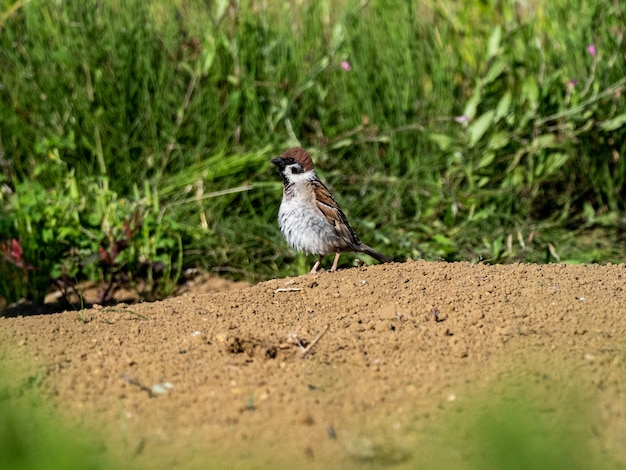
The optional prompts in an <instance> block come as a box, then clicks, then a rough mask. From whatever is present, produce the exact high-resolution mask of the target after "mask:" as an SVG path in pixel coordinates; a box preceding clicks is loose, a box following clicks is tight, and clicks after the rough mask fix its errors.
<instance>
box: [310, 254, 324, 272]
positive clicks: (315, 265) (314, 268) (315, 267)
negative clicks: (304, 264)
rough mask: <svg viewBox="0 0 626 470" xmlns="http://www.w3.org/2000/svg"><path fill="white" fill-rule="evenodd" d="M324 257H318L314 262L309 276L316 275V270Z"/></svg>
mask: <svg viewBox="0 0 626 470" xmlns="http://www.w3.org/2000/svg"><path fill="white" fill-rule="evenodd" d="M323 257H324V255H320V258H319V259H318V260H317V261H316V262H315V264H314V265H313V267H312V268H311V272H310V273H309V274H317V268H319V267H320V263H321V262H322V258H323Z"/></svg>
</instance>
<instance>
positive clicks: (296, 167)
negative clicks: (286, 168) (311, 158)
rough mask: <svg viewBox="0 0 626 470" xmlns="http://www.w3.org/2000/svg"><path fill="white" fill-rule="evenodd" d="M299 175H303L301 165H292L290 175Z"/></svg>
mask: <svg viewBox="0 0 626 470" xmlns="http://www.w3.org/2000/svg"><path fill="white" fill-rule="evenodd" d="M300 173H304V168H302V165H293V166H292V167H291V174H292V175H299V174H300Z"/></svg>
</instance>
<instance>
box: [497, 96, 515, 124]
mask: <svg viewBox="0 0 626 470" xmlns="http://www.w3.org/2000/svg"><path fill="white" fill-rule="evenodd" d="M511 99H512V95H511V92H510V91H507V92H506V93H505V94H504V95H503V96H502V98H500V101H499V102H498V107H497V108H496V115H495V117H494V118H493V120H494V122H498V121H499V120H500V119H502V118H503V117H504V116H506V115H507V114H509V110H510V109H511Z"/></svg>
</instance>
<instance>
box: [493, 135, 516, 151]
mask: <svg viewBox="0 0 626 470" xmlns="http://www.w3.org/2000/svg"><path fill="white" fill-rule="evenodd" d="M509 142H511V136H510V134H509V133H508V132H496V133H494V134H491V138H490V139H489V143H488V144H487V148H488V149H490V150H498V149H501V148H502V147H505V146H506V145H508V144H509Z"/></svg>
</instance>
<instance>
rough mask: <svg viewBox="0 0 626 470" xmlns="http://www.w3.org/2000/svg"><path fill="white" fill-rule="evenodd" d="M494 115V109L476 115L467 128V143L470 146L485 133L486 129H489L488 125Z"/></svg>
mask: <svg viewBox="0 0 626 470" xmlns="http://www.w3.org/2000/svg"><path fill="white" fill-rule="evenodd" d="M494 115H495V111H494V110H489V111H487V112H486V113H484V114H483V115H482V116H480V117H478V118H477V119H476V120H475V121H474V122H472V123H471V124H470V126H469V127H468V128H467V135H468V136H469V142H468V145H469V147H470V148H471V147H473V146H474V145H476V144H477V143H478V141H479V140H480V139H481V138H482V137H483V135H485V132H487V129H489V126H491V124H492V123H493V117H494Z"/></svg>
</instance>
